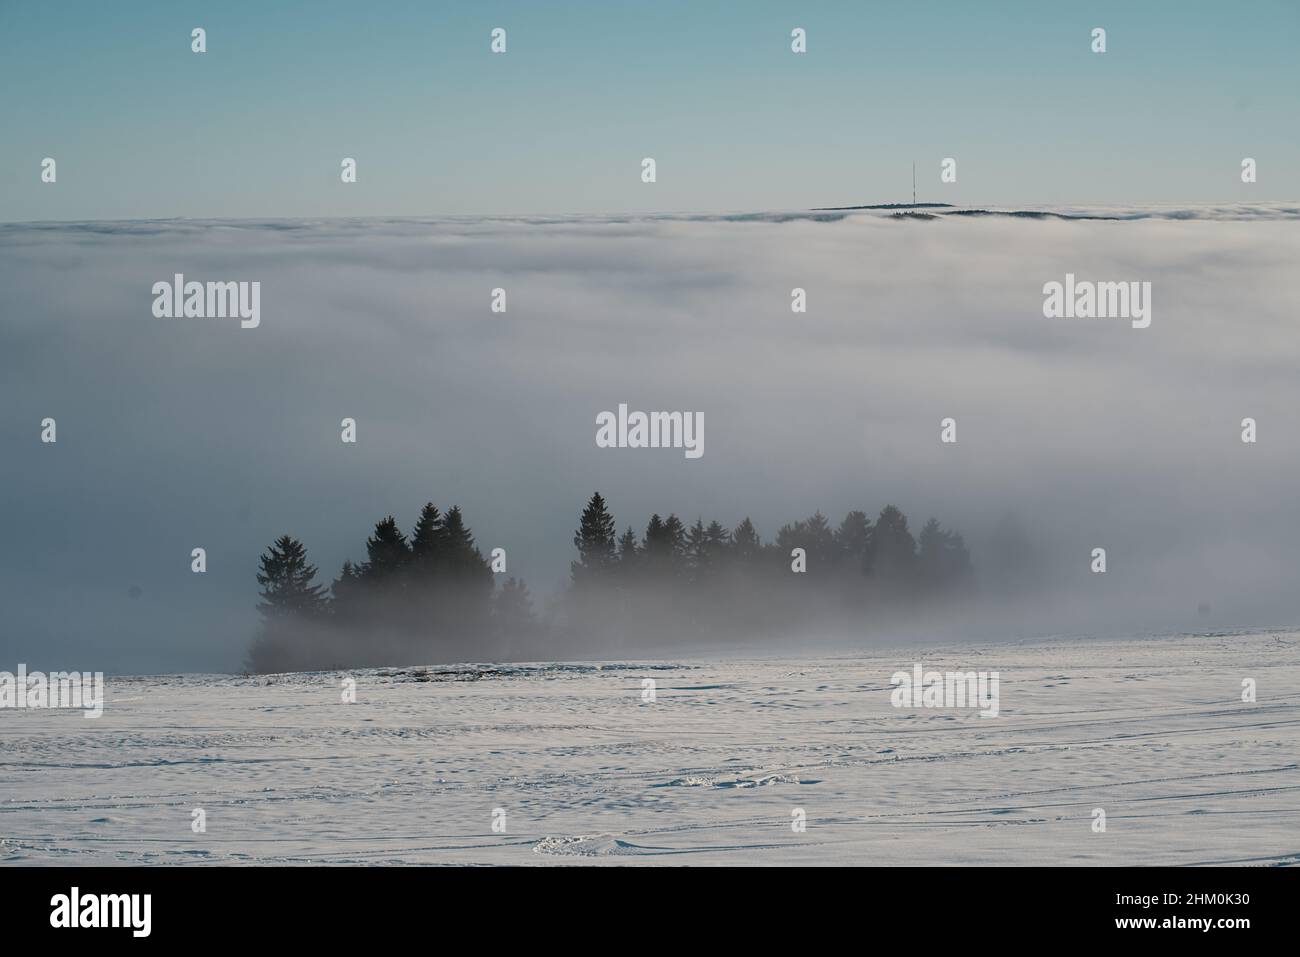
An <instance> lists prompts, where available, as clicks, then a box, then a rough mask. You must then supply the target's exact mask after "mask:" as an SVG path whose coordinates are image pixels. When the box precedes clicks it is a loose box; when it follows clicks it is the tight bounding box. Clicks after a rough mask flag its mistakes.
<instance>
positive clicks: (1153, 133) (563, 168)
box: [0, 0, 1300, 221]
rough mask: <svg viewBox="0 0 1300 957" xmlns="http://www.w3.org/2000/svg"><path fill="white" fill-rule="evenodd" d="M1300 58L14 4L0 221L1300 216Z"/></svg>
mask: <svg viewBox="0 0 1300 957" xmlns="http://www.w3.org/2000/svg"><path fill="white" fill-rule="evenodd" d="M195 26H202V27H204V28H205V29H206V30H207V34H208V52H207V53H205V54H202V55H197V54H194V53H192V52H190V30H191V29H192V28H193V27H195ZM497 26H500V27H504V28H505V29H506V30H507V31H508V38H509V39H508V43H509V49H508V52H507V53H506V54H504V55H493V54H491V53H490V52H489V49H488V42H489V31H490V30H491V29H492V28H493V27H497ZM796 26H798V27H803V28H805V29H806V30H807V31H808V53H807V54H804V55H795V54H793V53H791V52H790V39H789V36H790V30H791V29H792V28H793V27H796ZM1097 26H1100V27H1104V28H1105V29H1106V30H1107V39H1108V52H1107V53H1105V54H1103V55H1098V54H1094V53H1092V52H1091V51H1090V49H1089V43H1090V32H1091V30H1092V28H1093V27H1097ZM1298 41H1300V5H1298V4H1296V3H1294V2H1291V0H1278V2H1272V0H1254V2H1250V0H1247V2H1234V3H1231V4H1229V3H1221V2H1186V0H1184V2H1144V3H1132V2H1121V3H1087V4H1082V3H1043V2H1000V3H978V4H977V3H968V2H937V0H936V2H915V3H865V2H855V3H849V2H844V3H807V4H795V3H766V2H747V3H743V4H741V3H723V2H699V0H696V2H690V3H676V2H663V0H660V2H654V3H638V4H633V3H623V2H586V3H563V2H528V3H468V2H466V3H435V2H427V0H425V2H372V3H339V2H316V3H293V4H291V3H266V2H259V3H243V2H227V3H222V4H219V5H216V4H199V3H178V2H131V3H122V4H105V3H57V4H17V3H7V4H3V5H0V89H2V90H3V91H4V93H3V103H4V110H3V112H4V122H3V123H0V220H4V221H25V220H44V219H56V220H57V219H99V218H109V219H117V218H125V219H131V218H149V217H169V216H191V217H216V216H231V217H272V216H308V217H315V216H351V215H436V214H458V215H459V214H464V215H473V214H511V213H569V212H594V213H617V212H631V211H657V210H750V209H785V208H807V207H810V206H821V205H844V204H851V203H855V202H877V201H890V200H903V199H906V198H907V196H908V194H909V193H910V186H911V183H910V178H911V163H912V161H913V160H915V161H916V162H917V165H918V178H919V179H920V195H921V198H922V199H923V200H935V201H949V202H956V203H963V204H980V203H989V204H993V203H1002V204H1025V205H1032V204H1056V203H1108V202H1116V203H1134V202H1137V203H1141V202H1179V203H1193V202H1234V201H1251V200H1260V201H1265V200H1279V199H1292V198H1295V196H1296V195H1297V190H1296V189H1295V187H1294V183H1293V178H1294V177H1295V175H1296V174H1297V172H1300V126H1298V125H1297V123H1296V117H1297V115H1300V109H1298V107H1300V66H1297V63H1298V62H1300V61H1298V60H1297V57H1296V55H1295V50H1296V48H1297V46H1298V45H1300V44H1298ZM45 156H51V157H54V158H55V159H56V160H57V162H58V182H57V183H56V184H54V185H47V184H43V183H41V182H40V177H39V173H40V162H41V159H42V158H43V157H45ZM344 156H351V157H355V158H356V159H357V161H358V164H359V180H360V181H359V182H358V183H357V184H355V185H347V186H345V185H344V184H342V183H340V181H339V163H340V160H341V159H342V158H343V157H344ZM644 156H653V157H655V159H656V161H657V162H658V174H659V175H658V182H657V183H655V184H653V185H646V184H643V183H642V182H641V181H640V176H639V173H640V161H641V158H642V157H644ZM946 156H952V157H954V158H956V159H957V161H958V181H957V183H956V184H952V185H941V184H940V183H939V178H938V173H939V162H940V160H941V159H942V158H943V157H946ZM1244 156H1251V157H1254V158H1255V159H1256V160H1257V161H1258V162H1259V182H1258V183H1257V184H1255V185H1253V186H1246V185H1243V184H1242V183H1241V182H1240V178H1239V166H1240V162H1241V159H1242V157H1244Z"/></svg>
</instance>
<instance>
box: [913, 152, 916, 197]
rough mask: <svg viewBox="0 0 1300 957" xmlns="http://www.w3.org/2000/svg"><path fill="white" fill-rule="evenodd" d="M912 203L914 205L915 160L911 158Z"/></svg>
mask: <svg viewBox="0 0 1300 957" xmlns="http://www.w3.org/2000/svg"><path fill="white" fill-rule="evenodd" d="M912 205H913V206H915V205H916V160H912Z"/></svg>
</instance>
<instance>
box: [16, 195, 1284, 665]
mask: <svg viewBox="0 0 1300 957" xmlns="http://www.w3.org/2000/svg"><path fill="white" fill-rule="evenodd" d="M1111 212H1116V211H1111ZM1118 212H1119V213H1121V214H1124V215H1126V216H1129V217H1130V218H1127V219H1124V220H1122V221H1035V220H1028V221H1027V220H1013V219H1005V218H990V217H979V218H958V217H948V218H940V219H938V220H935V221H928V222H899V221H896V220H894V219H892V218H890V217H888V216H884V215H872V214H861V213H859V214H844V213H837V214H804V213H790V214H764V215H758V216H747V215H737V216H731V217H727V216H679V217H664V216H659V217H599V218H572V219H565V218H549V219H529V220H468V219H456V220H451V219H445V220H436V221H435V220H346V221H345V220H332V221H318V222H317V221H275V222H243V221H241V222H230V221H226V222H218V221H213V222H194V221H157V222H133V223H122V224H117V223H97V224H79V223H69V224H39V225H22V224H15V225H7V226H0V311H2V312H3V316H4V321H3V323H0V410H2V411H0V428H2V429H3V438H4V440H5V445H4V447H5V448H6V450H8V451H7V455H6V460H5V462H4V464H3V472H2V473H0V474H2V475H3V478H2V479H0V489H2V491H0V500H2V501H3V508H0V523H2V527H0V533H2V537H0V541H2V542H3V545H0V601H2V602H3V607H4V613H3V625H2V626H0V660H4V661H25V662H28V663H30V664H32V665H33V667H36V666H50V665H55V664H57V665H59V666H64V667H80V668H85V669H101V670H105V671H110V672H113V671H116V672H132V671H161V670H182V669H184V670H201V669H231V668H236V667H238V665H239V663H240V662H241V660H242V658H243V655H244V652H245V651H246V649H247V645H248V640H249V637H250V635H251V634H252V631H253V628H254V626H255V621H256V617H255V614H254V610H253V609H254V604H255V602H256V584H255V582H254V580H253V574H254V571H255V568H256V560H257V556H258V554H259V553H260V552H261V551H262V549H263V548H265V546H266V545H267V544H268V543H269V542H270V541H271V540H272V539H274V538H275V537H276V536H277V535H280V534H282V533H285V532H289V533H291V534H293V535H295V536H296V537H298V538H300V539H302V540H303V541H304V542H305V543H306V545H307V547H308V550H309V556H310V557H311V559H312V561H314V562H315V563H317V564H318V565H319V566H320V569H321V580H322V581H324V582H328V581H329V580H330V579H331V578H333V577H334V576H335V575H336V574H337V572H338V568H339V566H340V565H341V564H342V562H343V560H344V559H346V558H351V559H353V560H358V559H362V558H364V555H363V554H360V552H361V547H360V546H361V543H362V542H363V541H364V540H365V537H366V535H367V533H368V532H369V530H370V528H371V526H372V525H373V523H374V521H375V520H376V519H378V518H381V517H383V516H384V515H386V514H388V513H390V512H391V513H393V514H395V515H396V517H397V518H398V520H399V522H400V523H401V524H402V525H403V527H405V528H409V527H410V526H411V524H412V523H413V522H414V520H415V517H416V513H417V511H418V509H419V506H420V505H421V504H422V503H423V502H425V501H428V500H433V501H434V502H436V503H437V504H438V505H439V506H440V507H444V506H448V507H449V506H450V505H453V504H459V505H460V506H461V507H462V508H463V509H464V511H465V515H466V518H467V521H468V522H469V524H470V525H471V526H472V528H473V530H474V533H475V536H476V538H477V540H478V544H479V546H480V547H481V548H483V549H484V551H485V552H486V551H487V550H488V549H490V548H493V547H498V546H500V547H503V548H505V549H506V550H507V553H508V556H509V573H510V574H512V575H517V576H522V577H523V578H525V579H526V580H527V581H528V582H529V585H530V587H531V588H532V589H533V591H534V593H535V594H536V595H537V596H538V597H539V598H540V599H544V598H545V597H546V596H547V595H548V594H552V593H556V592H557V591H558V590H559V589H561V588H562V587H563V584H564V581H565V579H566V578H567V574H568V562H569V561H570V559H572V558H573V557H574V555H573V549H572V545H571V541H572V536H573V530H574V528H575V527H576V524H577V518H578V513H579V511H580V510H581V508H582V506H583V503H584V502H585V500H586V499H587V497H588V496H589V495H590V494H591V492H592V491H593V490H595V489H599V490H600V491H601V492H602V493H603V495H604V496H605V498H606V499H607V501H608V502H609V505H610V508H611V510H612V511H613V513H614V515H615V517H616V518H617V520H618V526H619V529H620V531H621V530H622V529H623V528H624V527H626V526H627V525H629V524H631V525H633V526H634V527H635V528H636V529H637V531H638V532H640V531H641V530H643V529H644V526H645V521H646V519H647V518H648V517H649V515H650V514H651V513H654V512H658V513H660V514H663V515H666V514H667V513H669V512H676V513H677V514H679V515H681V516H682V517H683V519H685V520H686V521H688V522H690V521H693V520H694V519H695V517H696V516H697V515H700V516H703V518H704V520H705V521H706V522H707V521H709V520H710V519H714V518H716V519H718V520H719V521H721V522H722V523H723V524H725V525H727V526H729V527H730V526H734V525H735V524H736V523H737V522H739V521H740V520H741V519H742V518H744V517H745V516H749V517H750V518H752V520H753V522H754V524H755V525H756V526H757V527H758V530H759V532H760V533H761V534H762V535H763V537H764V539H765V540H770V539H771V538H772V537H773V536H774V535H775V532H776V529H777V527H778V526H779V525H781V524H784V523H786V522H790V521H793V520H794V519H796V518H800V517H804V516H807V515H810V514H812V513H813V512H814V511H815V510H818V509H820V510H821V511H822V512H824V513H825V514H826V515H827V516H828V517H829V518H830V519H831V521H832V523H834V522H837V521H838V520H839V518H840V517H842V516H843V515H844V513H845V512H847V511H848V510H850V509H854V508H862V509H865V510H866V511H867V512H868V513H869V514H871V515H874V513H875V512H876V511H878V510H879V509H880V507H881V506H883V505H885V504H887V503H893V504H896V505H898V506H899V507H900V508H902V509H903V510H904V511H905V512H906V513H907V514H908V516H909V517H910V518H911V519H912V522H913V530H914V531H915V530H918V529H919V526H920V525H921V523H923V522H924V520H925V519H926V518H927V517H929V516H930V515H934V516H936V517H937V518H939V519H940V521H941V522H943V523H944V525H945V526H948V527H953V528H956V529H957V530H959V531H961V532H962V533H963V534H964V535H965V536H966V540H967V544H968V545H969V546H970V549H971V553H972V558H973V561H974V564H975V569H976V574H977V576H978V577H979V579H980V582H981V589H982V594H983V595H984V598H983V600H982V603H981V608H980V612H979V614H978V615H972V616H971V617H970V618H968V619H965V620H962V621H954V622H947V623H945V629H946V634H945V637H962V636H963V635H964V634H965V635H969V636H970V637H979V636H983V635H988V634H991V633H993V632H996V631H999V630H1005V631H1009V632H1012V633H1032V632H1076V631H1093V630H1096V631H1125V630H1127V631H1143V630H1176V629H1180V628H1186V627H1237V626H1250V625H1259V624H1270V623H1280V622H1285V621H1294V620H1296V618H1297V616H1298V615H1300V595H1298V594H1297V589H1296V575H1297V569H1300V504H1297V503H1298V502H1300V496H1297V495H1296V476H1297V474H1300V470H1298V468H1297V466H1300V439H1298V438H1297V436H1298V435H1300V430H1298V429H1297V421H1296V416H1297V410H1298V409H1300V376H1298V375H1297V369H1298V368H1300V335H1297V331H1296V325H1295V322H1296V320H1295V316H1296V315H1297V307H1300V294H1297V291H1296V288H1295V285H1294V283H1293V282H1292V274H1293V271H1294V263H1295V262H1296V261H1297V258H1298V255H1300V229H1298V228H1297V221H1296V217H1297V211H1296V210H1295V209H1294V208H1290V207H1272V208H1258V207H1257V208H1242V207H1225V208H1223V209H1218V210H1213V209H1208V208H1204V209H1188V210H1179V209H1159V210H1120V211H1118ZM1138 215H1140V216H1142V217H1143V218H1134V217H1136V216H1138ZM175 273H183V274H184V275H185V276H186V278H187V279H195V280H199V281H205V280H241V281H258V282H260V283H261V325H260V327H259V328H257V329H248V330H245V329H241V328H240V326H239V322H238V320H217V319H155V318H154V317H153V316H152V314H151V311H150V306H151V302H152V296H151V293H150V290H151V287H152V285H153V284H154V283H155V282H158V281H170V280H171V278H172V276H173V274H175ZM1067 273H1073V274H1075V275H1077V276H1079V277H1080V278H1087V279H1093V280H1098V281H1129V280H1137V281H1149V282H1151V284H1152V306H1153V318H1152V323H1151V326H1150V328H1148V329H1142V330H1136V329H1133V328H1131V327H1130V324H1129V323H1128V322H1127V321H1123V320H1080V319H1076V320H1053V319H1046V318H1044V316H1043V310H1042V305H1043V292H1042V289H1043V284H1044V283H1046V282H1049V281H1052V280H1057V281H1059V280H1061V279H1062V278H1063V277H1064V276H1065V275H1066V274H1067ZM495 287H502V288H504V289H506V290H507V294H508V303H509V304H508V312H506V313H505V314H493V313H492V312H491V311H490V310H489V302H490V294H491V290H492V289H493V288H495ZM794 287H801V288H804V289H806V290H807V296H808V312H807V313H806V314H803V315H799V314H792V313H791V310H790V292H791V289H793V288H794ZM619 403H627V404H628V405H629V407H631V408H634V409H676V410H696V411H699V412H701V413H702V414H703V416H704V421H705V422H706V430H705V446H704V447H705V449H706V453H705V454H704V455H703V456H702V457H701V458H699V459H696V460H691V459H687V458H685V457H684V456H683V454H682V452H681V450H674V449H617V450H615V449H601V448H597V447H596V444H595V441H594V436H595V429H596V426H595V416H596V415H597V413H599V412H601V411H602V410H609V409H616V408H617V407H618V405H619ZM47 416H48V417H53V418H55V419H56V420H57V422H58V442H57V443H56V444H54V445H43V444H41V443H40V441H39V431H40V422H41V420H42V419H43V418H45V417H47ZM949 416H950V417H953V418H955V419H956V421H957V434H958V441H957V443H956V444H955V445H942V444H940V442H939V423H940V420H941V419H942V418H945V417H949ZM344 417H353V418H355V419H356V421H357V424H358V442H357V444H356V445H355V446H349V445H344V444H342V443H341V442H340V441H339V423H340V420H341V419H343V418H344ZM1245 417H1252V418H1255V419H1256V420H1257V421H1258V423H1259V441H1258V442H1257V443H1256V444H1254V445H1246V444H1243V443H1242V442H1241V441H1240V431H1241V428H1240V423H1241V420H1242V419H1243V418H1245ZM1008 515H1012V516H1014V520H1015V522H1016V524H1017V525H1018V526H1019V527H1020V528H1021V529H1023V532H1024V541H1025V543H1027V548H1029V549H1031V550H1032V555H1033V561H1032V563H1031V564H1032V567H1033V570H1034V577H1033V580H1032V582H1030V583H1029V585H1025V584H1024V583H1023V582H1021V583H1020V584H1019V585H1018V587H1016V588H1011V587H1010V586H1008V585H1007V584H1006V583H1005V582H1003V581H1001V580H1000V579H1001V578H1002V577H1004V576H1003V575H1002V572H1003V565H1004V564H1005V561H1004V556H1002V555H1001V554H1000V553H999V551H998V548H999V546H998V544H997V537H996V536H995V531H996V530H997V529H999V527H1001V528H1002V529H1004V530H1005V528H1006V527H1007V526H1006V517H1007V516H1008ZM196 546H202V547H204V548H205V549H207V553H208V572H207V574H205V575H195V574H192V573H191V571H190V558H189V556H190V550H191V549H192V548H194V547H196ZM1099 546H1100V547H1105V548H1106V549H1107V552H1108V571H1107V573H1106V574H1105V575H1093V574H1091V573H1090V572H1089V556H1090V552H1091V550H1092V549H1093V548H1094V547H1099ZM1201 603H1206V604H1208V605H1209V606H1210V608H1211V611H1210V613H1209V614H1208V615H1200V616H1198V615H1197V606H1198V604H1201ZM818 637H819V636H808V635H792V636H791V638H790V643H789V645H788V646H787V647H785V648H783V649H782V650H783V651H785V652H788V653H794V652H796V651H798V650H799V649H800V647H801V643H803V642H811V641H813V640H815V639H816V638H818ZM837 637H838V638H840V639H841V640H846V641H852V640H853V638H854V636H853V635H851V634H849V635H840V636H837ZM592 650H593V653H599V652H600V649H599V648H593V649H592Z"/></svg>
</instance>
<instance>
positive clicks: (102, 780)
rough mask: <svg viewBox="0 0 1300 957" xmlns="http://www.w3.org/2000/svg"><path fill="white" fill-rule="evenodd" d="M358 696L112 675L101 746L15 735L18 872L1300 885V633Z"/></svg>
mask: <svg viewBox="0 0 1300 957" xmlns="http://www.w3.org/2000/svg"><path fill="white" fill-rule="evenodd" d="M918 660H919V661H922V662H923V663H924V665H925V667H926V668H935V669H948V668H953V669H961V670H976V669H977V670H987V671H994V670H996V671H998V672H1000V675H1001V714H1000V716H999V717H997V718H994V719H981V718H980V717H979V716H978V715H977V713H976V712H974V711H969V710H965V711H955V710H928V711H927V710H918V711H906V710H899V709H895V708H894V707H892V706H891V704H890V695H889V692H890V686H889V680H890V675H891V674H892V673H893V672H895V671H897V670H900V669H909V668H910V667H911V665H912V663H913V662H914V661H918ZM341 677H343V676H342V675H340V674H335V673H330V674H314V675H283V676H273V677H270V678H265V677H263V678H239V677H231V676H216V675H197V676H182V677H149V678H116V679H114V678H110V679H109V680H108V688H107V695H108V706H107V708H106V711H105V714H104V716H103V717H102V718H101V719H99V720H97V721H90V720H85V719H83V718H82V717H81V716H80V714H77V713H69V712H52V711H0V861H3V862H4V863H6V864H14V863H65V864H136V863H159V864H163V863H165V864H176V863H187V862H193V863H277V864H278V863H303V864H306V863H366V864H369V863H389V862H401V863H419V864H469V863H474V864H479V863H482V864H564V863H591V862H605V863H658V864H687V863H689V864H829V863H862V864H901V865H912V864H936V863H937V864H975V863H987V864H1031V863H1052V864H1225V863H1243V862H1244V863H1295V862H1296V861H1300V635H1297V634H1296V633H1279V632H1269V633H1258V634H1243V635H1223V636H1195V637H1192V636H1179V637H1166V638H1143V639H1126V640H1100V639H1086V640H1081V639H1068V640H1067V639H1057V640H1042V641H1034V642H1020V643H1004V644H983V645H964V646H950V647H947V648H935V649H929V650H925V651H915V650H912V649H905V650H892V651H880V650H875V651H872V652H869V653H865V654H862V655H855V656H841V657H834V658H818V659H804V660H800V659H794V658H791V659H781V660H778V659H756V660H745V661H735V662H726V661H704V662H701V661H689V662H681V663H637V664H630V663H629V664H623V663H616V664H607V665H603V666H602V665H594V666H592V665H564V666H554V665H552V666H546V665H539V666H534V667H520V666H508V667H494V666H480V667H478V668H475V667H468V666H467V667H463V668H457V669H445V668H442V669H429V670H424V669H406V670H396V669H394V670H381V671H370V672H361V673H357V674H355V675H354V677H355V678H356V681H357V699H358V700H357V702H356V703H355V704H344V703H343V702H342V701H341V692H340V688H339V684H340V679H341ZM644 678H653V679H654V680H655V682H656V700H655V701H654V702H653V703H648V702H644V701H642V680H643V679H644ZM1243 678H1254V679H1255V680H1256V682H1257V684H1258V700H1257V702H1256V703H1254V704H1248V703H1243V702H1242V701H1241V700H1240V699H1241V681H1242V679H1243ZM195 808H202V809H204V811H205V813H206V821H207V831H206V833H194V832H193V831H192V829H191V820H192V811H193V809H195ZM498 808H500V809H503V810H504V812H505V831H504V833H494V832H493V830H492V821H493V812H494V809H498ZM796 808H802V809H803V810H804V811H805V813H806V815H807V822H808V826H807V830H806V831H805V832H803V833H796V832H795V831H793V830H792V828H791V821H792V811H793V810H794V809H796ZM1094 808H1102V809H1104V810H1105V812H1106V815H1107V829H1106V832H1105V833H1094V832H1093V830H1092V826H1091V825H1092V812H1093V809H1094Z"/></svg>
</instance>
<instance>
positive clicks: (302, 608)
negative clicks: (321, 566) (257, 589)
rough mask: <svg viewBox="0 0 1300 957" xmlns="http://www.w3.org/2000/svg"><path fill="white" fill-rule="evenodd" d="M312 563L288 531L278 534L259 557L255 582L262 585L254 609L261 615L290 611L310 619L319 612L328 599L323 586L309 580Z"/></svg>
mask: <svg viewBox="0 0 1300 957" xmlns="http://www.w3.org/2000/svg"><path fill="white" fill-rule="evenodd" d="M315 577H316V566H315V565H312V564H309V563H308V561H307V549H306V547H305V546H304V545H303V544H302V542H300V541H298V540H297V539H296V538H293V537H291V536H289V535H281V536H280V537H279V538H277V539H276V540H275V542H274V543H273V544H272V545H271V546H270V547H269V548H268V549H267V550H266V551H265V552H263V553H262V556H261V558H260V559H259V568H258V572H257V583H258V584H259V585H261V586H262V591H261V598H262V601H261V603H260V604H259V605H258V606H257V610H258V611H259V612H260V613H261V615H262V617H263V619H267V620H270V619H274V618H279V617H282V616H288V615H293V616H297V617H300V618H304V619H310V618H314V617H317V616H319V615H320V614H322V613H323V612H324V610H325V608H326V606H327V603H328V599H327V598H326V595H325V588H324V587H323V586H320V585H315V584H313V579H315Z"/></svg>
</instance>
